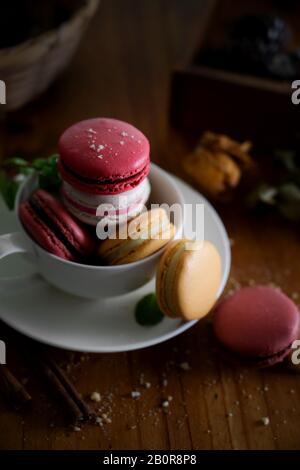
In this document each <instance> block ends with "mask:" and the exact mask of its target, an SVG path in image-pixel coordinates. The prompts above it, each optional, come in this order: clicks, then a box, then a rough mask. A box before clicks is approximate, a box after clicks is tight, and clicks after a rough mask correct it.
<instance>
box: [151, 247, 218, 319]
mask: <svg viewBox="0 0 300 470" xmlns="http://www.w3.org/2000/svg"><path fill="white" fill-rule="evenodd" d="M220 283H221V257H220V255H219V252H218V250H217V249H216V247H215V246H214V245H213V244H212V243H211V242H208V241H202V242H201V241H190V240H174V241H172V242H171V243H170V244H169V246H168V247H167V248H166V250H165V252H164V254H163V255H162V257H161V259H160V261H159V264H158V267H157V273H156V296H157V301H158V304H159V307H160V308H161V310H162V311H163V312H164V313H165V314H166V315H167V316H169V317H172V318H176V317H181V318H183V319H184V320H195V319H199V318H202V317H204V316H205V315H206V314H207V313H208V312H209V311H210V310H211V308H212V307H213V305H214V303H215V302H216V300H217V293H218V290H219V287H220Z"/></svg>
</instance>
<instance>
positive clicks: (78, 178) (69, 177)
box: [57, 159, 150, 194]
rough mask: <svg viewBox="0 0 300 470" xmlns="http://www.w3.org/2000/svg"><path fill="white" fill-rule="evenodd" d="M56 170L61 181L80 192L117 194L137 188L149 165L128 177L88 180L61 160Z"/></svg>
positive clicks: (146, 173) (88, 178)
mask: <svg viewBox="0 0 300 470" xmlns="http://www.w3.org/2000/svg"><path fill="white" fill-rule="evenodd" d="M57 165H58V170H59V172H60V173H61V176H62V178H63V179H65V180H66V181H67V182H68V183H69V184H71V185H74V186H75V187H77V188H78V189H80V190H84V191H86V192H91V193H94V191H95V190H96V191H97V194H107V193H108V194H118V193H121V192H124V191H126V190H129V189H132V188H134V187H136V186H138V185H139V184H140V183H141V182H142V181H143V180H144V179H145V178H146V176H147V175H148V173H149V169H150V165H149V163H147V164H146V165H145V166H144V167H143V168H142V169H141V170H139V171H138V172H136V173H132V174H131V175H129V176H125V177H122V176H120V175H119V176H116V178H109V179H105V178H102V177H100V176H99V177H97V176H95V178H90V177H87V176H84V175H79V174H77V173H76V172H74V170H72V169H71V168H70V167H68V166H67V165H66V164H65V162H63V161H62V160H61V159H60V160H59V161H58V163H57Z"/></svg>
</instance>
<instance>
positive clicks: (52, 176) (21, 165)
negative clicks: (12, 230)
mask: <svg viewBox="0 0 300 470" xmlns="http://www.w3.org/2000/svg"><path fill="white" fill-rule="evenodd" d="M57 160H58V155H57V154H53V155H50V157H48V158H36V159H35V160H33V161H32V162H28V161H27V160H24V159H23V158H20V157H14V158H9V159H7V160H4V162H3V163H2V170H1V171H0V193H1V194H2V196H3V199H4V201H5V202H6V204H7V206H8V207H9V209H13V208H14V203H15V198H16V194H17V191H18V188H19V185H20V182H21V181H22V180H23V179H24V178H25V177H26V176H28V175H31V174H33V173H37V175H38V178H39V187H40V188H43V189H47V190H50V191H57V190H58V189H59V187H60V185H61V179H60V176H59V173H58V171H57ZM12 172H13V174H14V176H13V177H12V176H10V173H12Z"/></svg>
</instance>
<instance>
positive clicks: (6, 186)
mask: <svg viewBox="0 0 300 470" xmlns="http://www.w3.org/2000/svg"><path fill="white" fill-rule="evenodd" d="M18 189H19V183H17V182H16V181H14V180H12V179H10V178H8V176H7V175H5V173H3V172H1V173H0V193H1V194H2V197H3V199H4V201H5V203H6V205H7V206H8V208H9V209H11V210H12V209H13V208H14V205H15V199H16V194H17V191H18Z"/></svg>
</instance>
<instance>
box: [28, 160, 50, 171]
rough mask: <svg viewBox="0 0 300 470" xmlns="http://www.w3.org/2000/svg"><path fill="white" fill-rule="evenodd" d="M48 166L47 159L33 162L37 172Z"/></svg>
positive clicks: (32, 164)
mask: <svg viewBox="0 0 300 470" xmlns="http://www.w3.org/2000/svg"><path fill="white" fill-rule="evenodd" d="M47 165H48V161H47V159H46V158H36V159H35V160H33V161H32V163H31V166H32V168H34V169H35V170H42V169H43V168H45V167H46V166H47Z"/></svg>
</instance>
